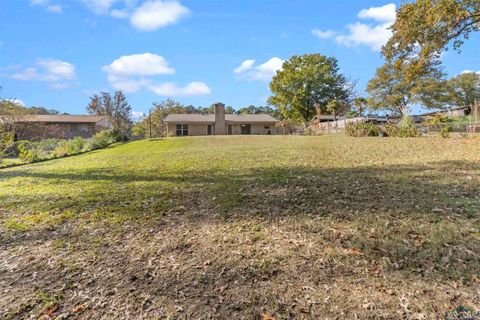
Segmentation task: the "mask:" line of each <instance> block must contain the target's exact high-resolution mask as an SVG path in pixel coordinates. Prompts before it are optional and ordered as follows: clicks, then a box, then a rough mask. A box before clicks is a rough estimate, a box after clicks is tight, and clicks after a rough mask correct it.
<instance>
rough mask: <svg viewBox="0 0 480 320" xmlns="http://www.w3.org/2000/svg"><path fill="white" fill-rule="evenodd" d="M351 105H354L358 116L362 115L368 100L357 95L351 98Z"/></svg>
mask: <svg viewBox="0 0 480 320" xmlns="http://www.w3.org/2000/svg"><path fill="white" fill-rule="evenodd" d="M353 106H354V107H355V109H356V111H357V113H358V115H359V116H363V113H364V112H365V111H366V110H367V108H368V100H367V99H366V98H364V97H357V98H355V100H353Z"/></svg>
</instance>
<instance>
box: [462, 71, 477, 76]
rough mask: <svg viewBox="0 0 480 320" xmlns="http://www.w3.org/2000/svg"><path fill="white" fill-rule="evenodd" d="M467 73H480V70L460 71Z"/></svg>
mask: <svg viewBox="0 0 480 320" xmlns="http://www.w3.org/2000/svg"><path fill="white" fill-rule="evenodd" d="M465 73H476V74H478V75H480V71H473V70H463V71H462V72H460V74H465Z"/></svg>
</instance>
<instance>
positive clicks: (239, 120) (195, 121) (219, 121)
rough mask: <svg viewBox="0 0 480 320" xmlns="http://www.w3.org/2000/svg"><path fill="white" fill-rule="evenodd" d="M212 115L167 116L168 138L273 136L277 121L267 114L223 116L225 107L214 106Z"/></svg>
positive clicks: (221, 105)
mask: <svg viewBox="0 0 480 320" xmlns="http://www.w3.org/2000/svg"><path fill="white" fill-rule="evenodd" d="M214 112H215V113H214V114H206V115H204V114H169V115H168V116H167V117H166V118H165V120H164V121H165V123H166V124H167V133H168V135H170V136H207V135H240V134H275V130H276V129H275V125H276V124H277V123H278V120H277V119H275V118H273V117H271V116H270V115H268V114H246V115H234V114H225V105H224V104H223V103H217V104H215V105H214Z"/></svg>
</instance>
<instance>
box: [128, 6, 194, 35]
mask: <svg viewBox="0 0 480 320" xmlns="http://www.w3.org/2000/svg"><path fill="white" fill-rule="evenodd" d="M189 14H190V10H189V9H188V8H187V7H184V6H183V5H181V4H180V3H179V2H177V1H161V0H157V1H147V2H145V3H144V4H142V5H141V6H140V7H138V8H137V9H136V10H135V11H134V12H133V14H132V16H131V18H130V23H131V24H132V26H134V27H135V28H136V29H137V30H140V31H153V30H157V29H160V28H163V27H166V26H168V25H171V24H175V23H177V21H178V20H180V19H181V18H183V17H186V16H188V15H189Z"/></svg>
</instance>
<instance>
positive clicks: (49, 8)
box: [47, 5, 63, 13]
mask: <svg viewBox="0 0 480 320" xmlns="http://www.w3.org/2000/svg"><path fill="white" fill-rule="evenodd" d="M47 11H48V12H52V13H63V9H62V6H59V5H52V6H47Z"/></svg>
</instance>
